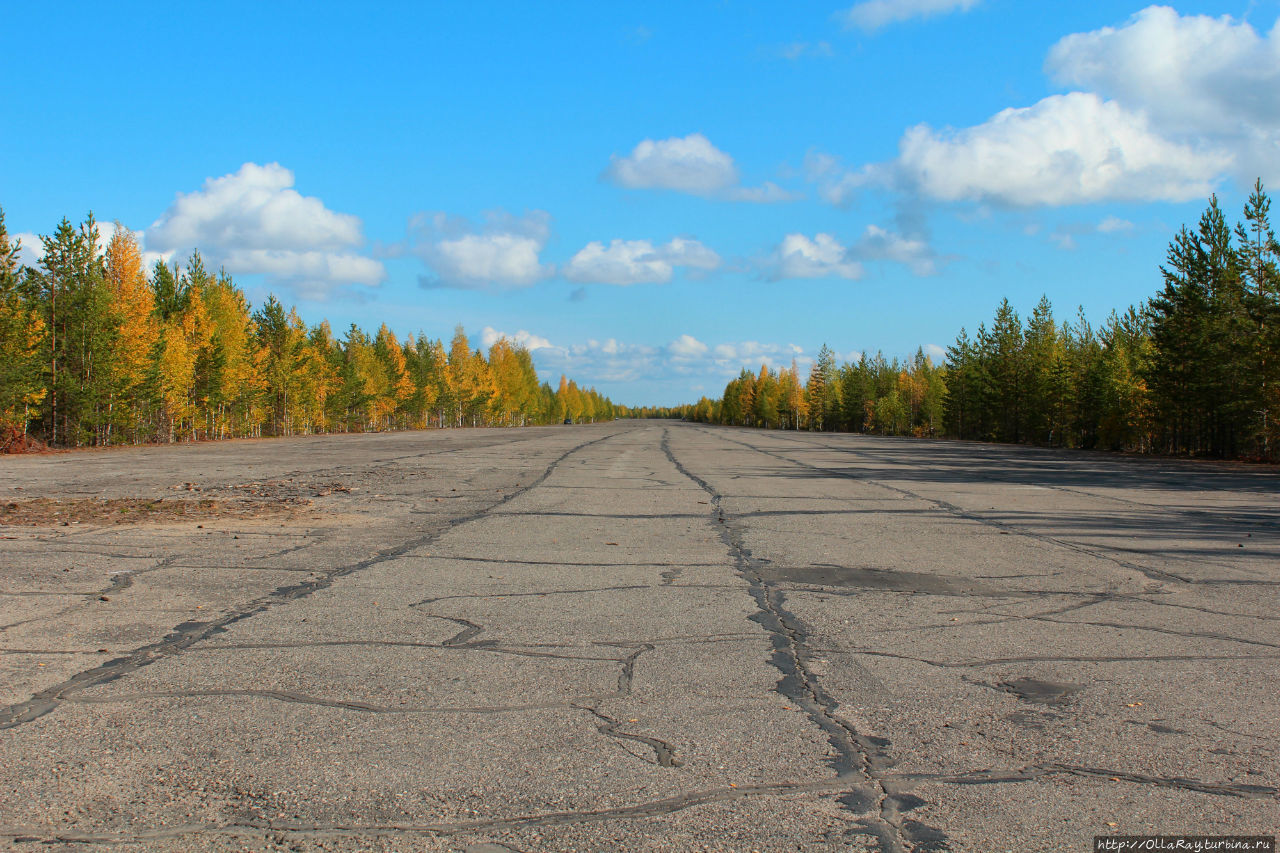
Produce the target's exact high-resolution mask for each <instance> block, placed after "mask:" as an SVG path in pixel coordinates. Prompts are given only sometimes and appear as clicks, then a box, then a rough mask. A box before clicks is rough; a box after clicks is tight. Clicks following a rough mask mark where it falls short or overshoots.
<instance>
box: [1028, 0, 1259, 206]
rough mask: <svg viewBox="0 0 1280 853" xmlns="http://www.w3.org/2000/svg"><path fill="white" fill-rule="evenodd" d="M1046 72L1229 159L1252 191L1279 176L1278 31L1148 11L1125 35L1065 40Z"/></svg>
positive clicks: (1110, 32)
mask: <svg viewBox="0 0 1280 853" xmlns="http://www.w3.org/2000/svg"><path fill="white" fill-rule="evenodd" d="M1045 68H1046V70H1047V71H1048V72H1049V73H1050V74H1051V75H1052V76H1053V77H1054V78H1055V79H1056V80H1058V81H1059V82H1062V83H1064V84H1067V85H1075V86H1084V87H1088V88H1091V89H1094V90H1096V91H1098V92H1100V93H1102V94H1103V95H1105V96H1107V97H1109V98H1113V99H1115V100H1116V101H1118V102H1119V103H1121V104H1124V105H1125V106H1127V107H1129V108H1131V109H1135V110H1142V111H1143V112H1144V113H1145V114H1146V115H1148V116H1150V118H1151V121H1152V122H1153V124H1154V125H1155V126H1156V127H1158V128H1159V129H1160V130H1161V131H1162V132H1164V133H1166V134H1169V135H1172V136H1175V137H1177V136H1185V137H1187V138H1192V139H1207V140H1210V141H1212V142H1214V143H1216V144H1217V145H1218V146H1219V147H1221V148H1224V149H1227V150H1229V151H1231V152H1232V154H1233V155H1234V157H1235V169H1234V171H1235V174H1236V176H1237V177H1239V178H1241V179H1242V180H1244V181H1246V182H1251V181H1252V180H1253V178H1254V177H1256V176H1258V175H1261V176H1262V177H1264V178H1265V179H1275V178H1277V177H1280V165H1278V163H1280V159H1278V158H1277V157H1276V152H1277V149H1280V22H1277V23H1276V24H1275V25H1273V27H1272V29H1271V30H1270V31H1269V32H1268V33H1266V34H1265V35H1261V34H1259V33H1258V32H1257V31H1256V30H1255V29H1254V28H1253V27H1252V26H1251V25H1250V24H1249V23H1248V22H1247V21H1237V20H1235V19H1233V18H1231V17H1230V16H1227V15H1224V16H1222V17H1220V18H1213V17H1209V16H1207V15H1186V16H1183V15H1179V14H1178V12H1177V11H1175V10H1174V9H1171V8H1169V7H1168V6H1149V7H1147V8H1146V9H1143V10H1142V11H1140V12H1138V13H1137V14H1135V15H1134V16H1132V17H1131V18H1130V19H1129V20H1128V21H1127V22H1125V24H1124V25H1122V26H1119V27H1104V28H1102V29H1099V30H1094V31H1092V32H1086V33H1076V34H1073V35H1069V36H1067V37H1065V38H1063V39H1062V40H1061V41H1059V42H1058V43H1057V44H1056V45H1054V47H1053V48H1052V49H1051V50H1050V52H1049V56H1048V59H1047V60H1046V62H1045Z"/></svg>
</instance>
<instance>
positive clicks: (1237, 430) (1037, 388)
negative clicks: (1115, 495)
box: [636, 181, 1280, 460]
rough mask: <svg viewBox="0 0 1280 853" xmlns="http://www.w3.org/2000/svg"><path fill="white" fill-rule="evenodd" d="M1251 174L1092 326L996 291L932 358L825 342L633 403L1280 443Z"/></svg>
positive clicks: (1266, 451)
mask: <svg viewBox="0 0 1280 853" xmlns="http://www.w3.org/2000/svg"><path fill="white" fill-rule="evenodd" d="M1270 207H1271V202H1270V199H1269V198H1268V197H1267V195H1266V193H1265V192H1264V190H1263V187H1262V182H1261V181H1258V182H1257V183H1255V185H1254V188H1253V191H1252V193H1251V194H1250V197H1249V200H1248V202H1247V203H1246V204H1245V207H1244V221H1243V222H1241V223H1239V224H1238V225H1236V226H1235V227H1234V228H1232V227H1231V226H1229V225H1228V223H1227V219H1226V216H1225V215H1224V214H1223V212H1222V209H1221V207H1220V206H1219V204H1218V200H1217V197H1216V196H1215V197H1212V198H1211V199H1210V200H1209V205H1208V208H1207V209H1206V210H1205V211H1204V213H1203V215H1202V216H1201V217H1200V221H1199V222H1198V223H1197V225H1196V227H1195V228H1194V229H1193V228H1188V227H1187V226H1185V225H1184V226H1183V227H1182V228H1181V230H1180V231H1179V232H1178V233H1177V235H1176V236H1175V237H1174V239H1173V241H1172V242H1171V243H1170V245H1169V249H1168V253H1167V256H1166V259H1165V263H1164V264H1163V265H1162V266H1161V267H1160V272H1161V276H1162V278H1163V287H1162V288H1161V290H1160V291H1159V292H1158V293H1156V294H1155V295H1154V296H1152V297H1151V298H1150V299H1148V300H1147V301H1146V302H1145V303H1143V304H1142V305H1140V306H1137V307H1130V308H1128V309H1126V310H1125V311H1124V312H1123V313H1118V312H1112V314H1111V316H1110V317H1108V318H1107V320H1106V322H1105V323H1103V324H1102V326H1100V327H1096V328H1095V327H1094V326H1092V325H1091V324H1090V323H1089V321H1088V320H1087V319H1086V318H1085V317H1084V314H1083V311H1081V312H1079V313H1078V315H1077V317H1076V318H1075V319H1073V320H1069V321H1061V322H1060V321H1059V320H1057V319H1056V318H1055V317H1054V315H1053V309H1052V306H1051V305H1050V303H1049V300H1048V299H1047V298H1042V299H1041V300H1040V302H1039V304H1038V305H1036V307H1035V308H1034V309H1033V310H1032V312H1031V314H1030V316H1029V317H1027V318H1026V319H1025V321H1024V320H1023V319H1021V318H1020V317H1019V316H1018V313H1017V312H1016V311H1015V310H1014V309H1013V307H1012V306H1011V305H1010V304H1009V301H1008V300H1007V299H1005V300H1002V301H1001V303H1000V305H999V307H998V308H997V309H996V312H995V315H994V317H993V318H992V321H991V323H990V325H988V324H986V323H983V324H981V325H979V326H978V328H977V330H976V332H975V333H974V335H973V336H972V337H970V335H969V334H968V332H967V331H966V330H965V329H963V328H962V329H961V330H960V333H959V335H958V336H957V338H956V340H955V342H954V343H953V344H952V345H951V346H950V347H948V348H947V351H946V358H945V360H944V361H943V362H942V363H941V364H935V363H934V361H933V360H932V359H931V358H928V357H926V356H925V354H924V353H923V351H917V352H916V355H915V357H914V358H912V359H911V360H909V361H905V362H903V361H899V360H897V359H893V360H886V359H885V357H884V356H883V355H882V354H880V353H877V354H876V355H874V356H867V355H865V354H864V355H863V356H861V357H860V358H859V359H858V361H857V362H849V363H843V364H837V363H836V359H835V357H834V355H833V353H832V352H831V350H830V349H829V348H828V347H826V346H825V345H824V346H823V348H822V350H821V351H820V353H819V355H818V357H817V359H816V360H815V361H814V363H813V365H812V366H811V368H810V370H809V373H808V376H807V378H806V380H805V381H803V382H802V381H801V378H800V375H799V371H798V370H797V366H796V363H795V362H794V361H793V362H792V364H791V367H790V369H785V368H783V369H776V370H775V369H772V368H770V367H769V366H768V365H762V366H761V368H760V371H759V372H758V373H754V372H752V371H749V370H745V369H744V370H743V371H742V373H741V374H740V375H739V376H738V377H737V378H735V379H733V380H732V381H730V382H729V383H728V385H726V387H725V390H724V394H723V395H722V396H721V397H720V398H719V399H714V400H713V399H708V398H706V397H703V398H702V399H701V400H699V401H698V402H697V403H694V404H689V405H685V406H678V407H674V408H666V409H663V408H642V409H638V410H636V414H637V415H638V416H654V417H672V416H675V417H684V418H687V419H690V420H695V421H701V422H704V423H717V424H730V425H736V426H751V427H763V428H773V429H806V430H824V431H845V432H867V433H875V434H880V435H914V436H949V437H954V438H962V439H977V440H983V441H999V442H1015V443H1030V444H1039V445H1046V446H1054V447H1079V448H1097V449H1107V450H1125V451H1134V452H1141V453H1164V454H1187V455H1203V456H1213V457H1220V458H1254V459H1267V460H1275V459H1277V458H1280V429H1278V428H1277V427H1278V425H1277V420H1280V271H1278V267H1277V262H1278V260H1280V244H1277V241H1276V236H1275V232H1274V231H1273V229H1272V227H1271V224H1270V220H1269V217H1270Z"/></svg>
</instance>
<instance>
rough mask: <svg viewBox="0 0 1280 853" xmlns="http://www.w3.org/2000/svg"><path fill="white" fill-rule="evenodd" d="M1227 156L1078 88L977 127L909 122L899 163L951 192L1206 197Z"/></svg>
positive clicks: (911, 180) (1003, 197)
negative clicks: (1174, 136) (1176, 137)
mask: <svg viewBox="0 0 1280 853" xmlns="http://www.w3.org/2000/svg"><path fill="white" fill-rule="evenodd" d="M1230 163H1231V158H1230V155H1228V154H1225V153H1224V152H1222V151H1218V150H1214V149H1210V148H1206V147H1204V146H1192V145H1190V144H1184V143H1178V142H1173V141H1170V140H1168V139H1165V138H1163V137H1162V136H1160V135H1159V134H1158V133H1156V132H1155V131H1154V130H1153V129H1152V128H1151V126H1150V122H1149V121H1148V119H1147V117H1146V116H1145V115H1144V114H1142V113H1140V112H1134V111H1131V110H1128V109H1126V108H1124V107H1123V106H1121V105H1120V104H1118V103H1116V102H1115V101H1105V100H1103V99H1102V98H1100V97H1098V96H1097V95H1094V94H1091V93H1085V92H1072V93H1069V94H1066V95H1052V96H1050V97H1048V98H1045V99H1044V100H1042V101H1040V102H1039V103H1037V104H1036V105H1034V106H1031V107H1025V108H1018V109H1007V110H1003V111H1001V112H1000V113H997V114H996V115H995V116H993V117H992V118H991V119H989V120H988V121H986V122H985V123H983V124H980V125H977V126H976V127H969V128H964V129H962V130H946V131H942V132H938V131H935V130H933V129H932V128H930V127H928V126H927V125H919V126H917V127H914V128H911V129H910V130H908V131H907V133H906V135H905V136H904V137H903V139H902V141H901V143H900V144H899V156H898V159H897V160H896V161H895V164H894V165H895V167H896V170H897V172H898V176H899V179H900V180H902V181H903V182H905V183H906V184H907V185H908V186H911V187H914V188H916V189H918V190H919V191H921V192H923V193H924V194H926V195H929V196H932V197H933V198H937V199H942V200H945V201H961V200H974V201H991V202H996V203H1002V204H1011V205H1036V204H1049V205H1065V204H1084V203H1089V202H1099V201H1110V200H1133V201H1157V200H1160V201H1187V200H1189V199H1193V198H1199V197H1202V196H1205V195H1208V194H1209V193H1210V192H1211V191H1212V187H1213V182H1214V180H1215V179H1216V178H1217V177H1218V176H1219V175H1220V174H1221V173H1222V172H1223V170H1224V169H1225V168H1226V167H1227V166H1228V165H1230Z"/></svg>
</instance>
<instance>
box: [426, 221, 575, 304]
mask: <svg viewBox="0 0 1280 853" xmlns="http://www.w3.org/2000/svg"><path fill="white" fill-rule="evenodd" d="M409 234H410V248H409V251H410V252H412V253H413V254H414V255H416V256H418V257H419V258H420V259H421V260H422V261H423V262H425V263H426V264H427V265H428V266H429V267H430V268H431V270H432V272H433V275H430V276H424V277H422V278H421V279H420V283H421V284H422V285H423V286H424V287H456V288H461V289H469V290H471V289H485V288H491V287H496V288H515V287H528V286H530V285H532V284H536V283H537V282H539V281H542V280H543V279H545V278H547V277H549V276H550V275H552V274H553V273H554V272H555V267H554V266H552V265H551V264H544V263H542V262H541V260H540V259H539V253H540V252H541V251H542V249H543V247H544V246H545V245H546V243H547V240H548V238H549V237H550V236H551V217H550V216H549V215H548V214H547V213H545V212H543V211H540V210H535V211H532V212H530V213H527V214H525V215H524V216H521V217H515V216H511V215H509V214H507V213H505V212H502V211H493V212H490V213H488V214H486V216H485V221H484V224H483V225H482V226H480V227H476V226H473V225H472V224H471V223H470V222H468V221H467V220H465V219H462V218H455V217H449V216H446V215H445V214H443V213H435V214H430V215H428V214H420V215H418V216H415V217H414V218H413V219H412V220H410V223H409Z"/></svg>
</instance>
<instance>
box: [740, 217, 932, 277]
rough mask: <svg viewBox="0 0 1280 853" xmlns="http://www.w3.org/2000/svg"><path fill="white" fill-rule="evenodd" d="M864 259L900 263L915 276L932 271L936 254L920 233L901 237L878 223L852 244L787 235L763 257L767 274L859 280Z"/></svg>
mask: <svg viewBox="0 0 1280 853" xmlns="http://www.w3.org/2000/svg"><path fill="white" fill-rule="evenodd" d="M866 261H889V262H891V263H897V264H902V265H904V266H906V267H907V268H909V269H910V270H911V272H912V273H913V274H915V275H918V276H926V275H933V274H935V273H936V272H937V271H938V270H937V266H938V255H937V252H935V251H934V249H933V247H932V246H930V245H929V243H928V241H926V240H925V239H924V237H923V236H919V235H916V236H909V237H908V236H903V235H902V234H898V233H896V232H893V231H889V230H887V229H884V228H881V227H880V226H878V225H868V226H867V228H866V230H865V231H863V232H862V236H861V237H859V238H858V240H856V241H855V242H854V243H853V244H852V245H850V246H845V245H843V244H841V243H840V241H839V240H837V239H836V238H835V237H833V236H831V235H830V234H822V233H820V234H815V235H814V236H813V239H810V238H808V237H806V236H805V235H804V234H788V235H787V236H786V237H784V238H783V239H782V243H781V245H779V246H778V248H777V249H776V250H775V251H774V252H773V254H772V255H771V256H770V257H769V258H768V259H767V260H766V262H765V267H766V269H767V271H768V274H769V277H770V278H772V279H774V280H775V281H776V280H779V279H790V278H845V279H860V278H862V277H863V276H864V275H865V274H866V269H865V267H864V266H863V264H864V262H866Z"/></svg>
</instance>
